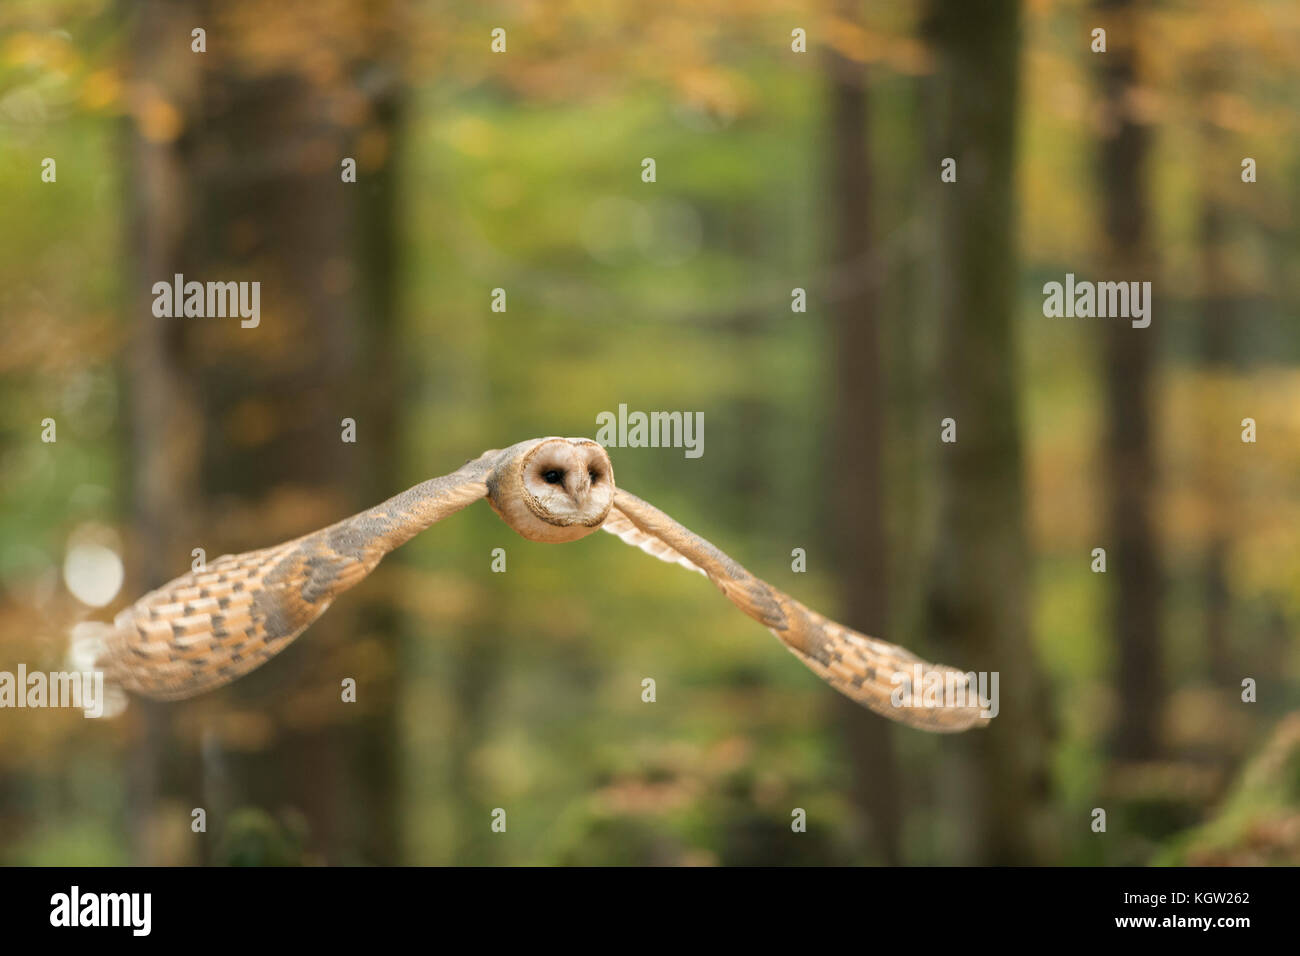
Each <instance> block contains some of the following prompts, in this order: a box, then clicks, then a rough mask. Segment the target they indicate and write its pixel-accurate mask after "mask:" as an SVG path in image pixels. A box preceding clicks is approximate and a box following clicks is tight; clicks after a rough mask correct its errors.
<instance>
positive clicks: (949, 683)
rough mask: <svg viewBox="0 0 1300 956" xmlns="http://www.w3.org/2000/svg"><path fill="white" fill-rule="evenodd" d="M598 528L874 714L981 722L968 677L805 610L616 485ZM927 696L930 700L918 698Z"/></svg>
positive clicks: (922, 725) (928, 723)
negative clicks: (734, 612)
mask: <svg viewBox="0 0 1300 956" xmlns="http://www.w3.org/2000/svg"><path fill="white" fill-rule="evenodd" d="M602 527H603V528H604V530H606V531H608V532H610V533H611V534H614V535H617V536H618V537H619V538H621V539H623V540H624V541H625V542H627V543H628V544H630V545H633V546H634V547H637V548H640V549H641V550H642V551H645V552H646V553H647V554H650V555H653V556H654V557H656V558H659V559H660V560H661V561H667V562H670V563H675V564H680V565H681V566H682V567H685V568H687V569H689V570H691V571H698V572H699V573H701V574H703V575H705V576H706V577H708V579H709V580H710V581H712V582H713V583H714V584H715V585H717V587H718V590H720V591H721V592H722V593H723V594H724V595H726V597H727V599H728V600H729V601H731V603H732V604H734V605H736V607H738V608H740V609H741V610H742V611H744V612H745V613H746V614H748V615H749V616H750V617H752V618H753V619H754V620H756V621H758V622H759V623H761V624H764V625H766V626H767V628H768V629H769V630H770V631H771V632H772V633H773V634H775V635H776V636H777V637H778V638H780V640H781V642H782V643H783V644H785V646H786V647H787V648H788V649H789V650H790V651H791V652H792V653H793V654H794V655H795V656H796V657H797V658H799V659H800V660H801V661H803V662H804V663H805V664H806V665H807V666H808V667H809V669H811V670H812V672H813V673H815V674H816V675H817V676H818V677H820V678H821V679H822V680H824V681H826V682H827V683H828V684H830V685H831V686H832V687H834V688H835V689H836V690H838V691H839V692H840V693H842V694H844V695H846V696H848V697H850V698H852V699H853V700H855V701H857V702H858V703H860V704H862V705H863V706H864V707H867V708H868V709H870V710H872V711H874V712H876V713H877V714H880V715H881V716H883V717H888V718H889V719H890V720H896V721H898V722H899V723H903V724H907V725H908V726H910V727H917V728H919V729H921V730H929V731H934V732H936V733H954V732H957V731H962V730H968V729H969V728H971V727H978V726H983V725H984V724H987V723H988V721H989V718H988V717H986V716H984V713H983V711H984V707H983V705H982V704H981V703H980V701H979V699H978V695H977V693H976V688H975V687H974V686H972V683H971V680H970V676H969V675H967V674H964V673H962V672H961V671H958V670H956V669H955V668H952V667H947V666H945V665H943V664H930V663H928V662H926V661H923V660H922V659H921V658H919V657H917V656H916V655H915V654H913V653H911V652H910V651H906V650H904V649H903V648H901V647H898V646H897V645H895V644H889V643H887V642H885V641H881V640H877V639H876V638H874V637H868V636H867V635H865V634H860V633H858V632H857V631H854V630H852V629H850V628H847V627H845V626H844V625H842V624H837V623H836V622H835V621H832V620H830V619H829V618H826V617H823V616H822V615H820V614H818V613H817V612H816V611H812V610H810V609H808V608H806V607H804V606H803V605H802V604H800V603H799V602H798V601H796V600H795V599H794V598H792V597H790V596H789V595H788V594H784V593H783V592H781V591H779V590H778V589H776V588H774V587H772V586H771V585H770V584H768V583H767V582H766V581H762V580H760V579H759V578H756V577H755V576H754V575H752V574H750V573H749V572H748V571H746V570H745V569H744V568H743V567H741V566H740V565H739V564H737V563H736V562H735V561H733V560H732V559H731V558H729V557H728V556H727V555H725V554H723V553H722V552H721V551H720V550H718V549H717V548H716V547H714V546H713V545H712V544H710V543H709V542H707V541H705V540H704V539H703V538H701V537H700V536H699V535H697V534H694V533H693V532H691V531H690V529H688V528H685V527H683V526H682V525H680V524H678V523H677V522H676V521H674V520H673V519H672V518H670V517H669V516H668V515H666V514H664V513H663V512H662V511H660V510H659V509H658V508H656V507H654V506H653V505H651V504H649V503H648V502H645V501H642V500H641V499H640V498H638V497H636V495H633V494H631V493H629V492H627V491H624V490H623V489H622V488H619V489H618V490H617V491H616V492H615V494H614V504H613V507H612V508H611V509H610V512H609V517H608V518H606V520H605V523H604V524H603V525H602ZM918 677H919V683H918ZM904 681H906V686H908V687H910V688H911V691H912V693H911V695H910V698H909V697H908V696H906V695H901V694H900V695H898V696H899V699H900V700H904V701H907V703H908V704H909V705H908V706H899V705H896V704H895V700H894V698H895V694H896V691H898V690H899V688H900V687H901V686H903V685H904V684H903V682H904ZM935 681H938V682H940V683H939V684H938V685H937V686H938V687H942V688H945V689H949V688H950V689H951V690H952V691H953V692H954V693H952V695H951V699H948V700H944V699H943V695H937V694H936V695H934V696H933V697H930V696H929V695H927V694H925V693H923V691H924V690H925V689H926V688H929V687H933V686H936V685H935V683H934V682H935ZM947 692H948V691H947V690H945V693H947ZM927 699H930V700H932V701H933V705H927V704H926V703H924V701H925V700H927Z"/></svg>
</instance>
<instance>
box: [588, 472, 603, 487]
mask: <svg viewBox="0 0 1300 956" xmlns="http://www.w3.org/2000/svg"><path fill="white" fill-rule="evenodd" d="M587 477H588V478H590V479H591V483H592V484H593V485H594V484H595V483H596V482H598V481H600V473H599V472H598V471H596V469H594V468H592V469H590V470H588V472H587Z"/></svg>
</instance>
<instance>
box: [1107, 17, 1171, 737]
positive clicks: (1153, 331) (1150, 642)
mask: <svg viewBox="0 0 1300 956" xmlns="http://www.w3.org/2000/svg"><path fill="white" fill-rule="evenodd" d="M1096 7H1097V10H1098V12H1099V13H1100V14H1101V15H1102V16H1103V17H1105V18H1106V22H1107V23H1108V24H1110V25H1111V29H1110V30H1109V32H1108V36H1109V46H1108V50H1107V52H1106V53H1105V54H1103V55H1099V56H1098V57H1096V63H1097V70H1098V79H1099V81H1100V86H1101V99H1102V109H1103V123H1102V129H1101V148H1100V154H1099V161H1100V170H1099V172H1100V181H1101V196H1102V203H1103V223H1104V227H1105V236H1106V248H1105V249H1104V250H1103V253H1102V255H1101V257H1100V260H1101V267H1102V269H1103V271H1104V273H1105V276H1106V277H1107V278H1112V279H1114V280H1116V281H1118V280H1121V279H1123V280H1133V279H1141V280H1151V279H1153V278H1154V275H1153V273H1154V268H1155V263H1154V257H1153V256H1152V254H1151V250H1150V247H1149V237H1148V231H1149V226H1148V212H1147V195H1146V182H1145V176H1146V162H1147V153H1148V147H1149V136H1148V132H1147V128H1146V126H1145V125H1144V124H1142V123H1141V122H1139V121H1138V119H1137V118H1136V117H1135V116H1134V115H1133V113H1132V109H1131V103H1132V102H1133V98H1132V93H1133V91H1134V88H1135V87H1136V83H1137V69H1138V50H1137V46H1136V44H1137V43H1138V38H1139V37H1140V36H1141V27H1140V24H1139V23H1138V13H1139V9H1140V4H1139V3H1137V2H1135V0H1098V2H1097V5H1096ZM1158 328H1159V326H1158V325H1157V324H1156V323H1154V322H1153V323H1152V324H1151V325H1150V326H1149V327H1147V328H1145V329H1135V328H1132V327H1131V326H1130V325H1129V323H1127V322H1122V321H1115V320H1111V321H1109V322H1107V323H1106V325H1105V331H1104V332H1103V335H1104V336H1105V345H1104V350H1103V359H1104V362H1105V369H1104V373H1103V382H1104V388H1105V414H1106V426H1105V428H1106V430H1105V442H1104V448H1103V461H1104V465H1103V467H1104V479H1103V482H1102V485H1103V487H1104V489H1105V491H1106V494H1107V495H1108V507H1107V535H1106V539H1107V553H1108V555H1109V561H1108V562H1107V566H1108V573H1107V575H1106V579H1107V583H1108V584H1109V585H1110V586H1111V588H1112V589H1113V591H1112V594H1113V603H1112V607H1111V614H1112V626H1113V628H1114V636H1115V642H1116V658H1115V659H1116V665H1117V667H1118V670H1117V672H1116V675H1115V690H1116V694H1117V696H1118V709H1119V718H1118V721H1117V724H1116V726H1115V728H1114V740H1113V749H1114V753H1115V754H1116V756H1118V757H1121V758H1125V759H1141V758H1144V757H1150V756H1153V755H1155V754H1156V753H1157V752H1158V750H1159V722H1160V715H1161V713H1162V710H1163V707H1164V697H1165V689H1164V675H1163V673H1162V670H1161V666H1162V665H1161V643H1162V640H1161V623H1160V606H1161V597H1162V589H1163V581H1162V571H1161V568H1160V558H1159V554H1158V548H1157V543H1156V532H1155V528H1154V508H1153V496H1154V494H1155V487H1156V484H1155V483H1156V454H1155V448H1154V445H1153V440H1152V434H1151V391H1152V378H1153V376H1154V368H1155V357H1156V341H1157V329H1158Z"/></svg>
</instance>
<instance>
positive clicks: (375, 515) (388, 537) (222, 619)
mask: <svg viewBox="0 0 1300 956" xmlns="http://www.w3.org/2000/svg"><path fill="white" fill-rule="evenodd" d="M496 455H497V452H487V453H485V454H484V455H483V456H482V457H480V458H477V459H475V460H474V461H471V462H469V463H468V464H466V465H465V466H464V467H463V468H461V469H459V470H458V471H455V472H453V473H452V474H450V475H445V476H443V477H441V478H434V479H432V480H430V481H426V482H424V483H423V484H420V485H416V486H415V487H414V488H411V489H409V490H408V491H404V492H402V494H400V495H397V496H396V497H394V498H390V499H389V500H388V501H385V502H384V503H383V504H381V505H377V506H376V507H374V508H371V509H370V510H368V511H363V512H361V513H360V514H357V515H353V516H352V517H351V518H347V519H345V520H343V521H340V522H338V523H337V524H334V525H330V526H329V527H328V528H322V529H321V530H320V531H315V532H313V533H311V534H308V535H304V536H303V537H301V538H297V539H295V540H293V541H287V542H285V543H284V544H278V545H275V546H274V547H270V548H263V549H262V550H260V551H249V552H247V553H245V554H235V555H224V556H222V557H220V558H217V559H216V560H215V561H213V562H211V563H210V564H209V565H208V566H207V567H206V568H205V569H204V570H202V571H198V572H191V573H189V574H185V575H182V576H181V577H179V578H177V579H176V580H174V581H172V582H170V583H168V584H165V585H163V586H162V587H161V588H159V589H158V590H156V591H151V592H150V593H149V594H146V595H145V596H144V597H142V598H141V599H140V600H139V601H137V602H136V603H135V604H133V605H131V606H130V607H129V608H126V609H125V610H124V611H122V612H121V613H120V614H118V615H117V618H116V619H115V620H114V622H113V627H112V628H111V630H110V631H109V633H108V634H107V636H106V637H105V638H103V647H102V649H99V652H98V656H97V660H96V666H97V667H98V668H100V669H102V670H103V671H104V673H105V678H106V679H107V680H110V681H114V682H116V683H118V684H120V685H121V686H122V687H124V688H125V689H126V690H129V691H131V692H133V693H136V694H142V695H144V696H146V697H152V698H154V699H156V700H181V699H183V698H186V697H192V696H193V695H195V694H198V693H201V692H202V691H205V690H211V689H212V688H214V687H220V686H221V685H222V684H228V683H230V682H231V681H233V680H235V679H236V678H237V677H241V676H243V675H244V674H247V673H248V672H249V671H251V670H253V669H254V668H256V667H259V666H260V665H262V664H263V663H265V662H266V661H267V660H269V659H270V658H272V657H274V656H275V655H276V654H278V653H280V651H282V650H284V649H285V648H286V647H288V646H289V644H290V642H292V641H293V639H294V638H295V637H297V636H298V635H299V634H301V633H302V632H303V631H304V630H306V628H307V627H308V625H310V624H311V623H312V622H313V621H315V620H316V618H318V617H320V616H321V615H322V614H323V613H325V610H326V609H327V608H328V607H329V606H330V604H331V603H332V602H333V600H334V599H335V598H336V597H338V596H339V595H340V594H341V593H342V592H344V591H346V590H347V589H348V588H350V587H352V586H353V585H354V584H356V583H357V582H358V581H360V580H361V579H362V578H364V577H365V576H366V575H367V574H369V573H370V572H371V571H373V570H374V569H375V566H376V565H377V564H379V561H380V559H382V558H383V556H384V555H385V554H387V553H388V552H389V551H391V550H393V548H395V547H397V546H398V545H400V544H403V543H405V542H406V541H408V540H410V539H411V538H412V537H413V536H415V535H416V534H418V533H419V532H420V531H423V530H424V529H425V528H427V527H429V525H431V524H433V523H434V522H436V521H441V520H442V519H443V518H445V517H447V516H448V515H450V514H453V513H454V512H457V511H459V510H460V509H461V508H464V507H465V506H467V505H469V504H472V503H473V502H475V501H477V500H478V499H480V498H482V497H484V496H485V495H486V494H487V484H486V480H487V475H488V473H489V471H490V470H491V468H492V465H493V464H494V461H495V456H496Z"/></svg>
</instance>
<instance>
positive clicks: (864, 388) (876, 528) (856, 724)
mask: <svg viewBox="0 0 1300 956" xmlns="http://www.w3.org/2000/svg"><path fill="white" fill-rule="evenodd" d="M828 72H829V80H830V97H831V104H830V105H831V108H830V121H831V128H830V136H831V144H830V154H831V155H830V159H831V164H832V165H831V170H830V196H829V199H830V204H831V219H832V230H833V235H832V255H833V261H834V263H835V269H834V270H833V274H834V275H836V276H837V277H838V276H843V277H844V279H845V284H844V286H843V287H839V288H836V289H835V290H834V294H833V297H832V300H831V301H830V302H829V303H828V304H829V306H830V310H831V321H832V348H833V350H834V361H835V367H834V379H833V384H834V389H835V394H834V399H833V405H832V407H833V409H834V412H833V414H834V419H833V426H832V427H833V432H832V436H831V437H832V446H831V447H832V455H833V456H834V461H833V467H832V469H831V474H833V475H835V476H836V480H835V483H834V486H833V488H832V489H831V493H832V495H833V502H832V507H831V509H830V511H831V514H833V515H834V516H835V521H834V524H833V526H832V527H831V529H830V539H831V542H832V547H833V549H834V555H835V567H836V568H837V569H838V574H839V590H840V606H841V607H842V608H843V613H844V621H845V623H846V624H848V625H849V626H850V627H853V628H856V629H858V630H860V631H862V632H864V633H866V634H877V635H880V636H882V637H887V635H888V633H889V628H888V623H889V621H888V605H887V600H886V595H887V588H888V579H887V571H888V568H887V565H886V561H885V555H886V553H887V551H888V542H887V540H886V531H885V521H884V482H883V474H884V469H883V467H882V461H881V458H882V454H883V423H884V413H883V408H882V403H883V401H884V396H885V389H884V387H883V385H882V378H883V375H884V369H883V367H882V363H881V360H880V330H879V314H878V309H877V277H876V274H875V270H874V268H873V262H872V258H871V257H872V252H873V245H872V238H871V235H872V229H871V190H872V176H871V165H870V155H869V147H868V117H869V113H868V110H869V100H868V91H867V77H866V68H865V67H864V66H863V65H862V64H860V63H855V62H853V61H851V60H849V59H847V58H845V57H843V56H840V55H838V54H831V55H830V57H829V59H828ZM834 706H835V709H836V713H837V715H838V717H839V720H838V721H837V723H838V724H839V726H840V728H841V730H842V732H843V734H844V737H845V743H846V746H847V752H848V756H849V763H850V766H851V768H852V773H853V794H854V800H855V803H856V805H857V806H858V807H859V811H860V815H861V817H862V821H861V822H862V825H863V829H864V830H867V831H869V832H870V833H871V835H872V838H873V842H874V844H875V846H876V848H877V850H878V851H879V853H880V855H881V857H882V858H883V859H884V861H885V862H887V863H890V864H898V863H900V862H902V860H901V848H900V845H899V836H900V832H901V830H902V826H901V824H902V820H901V812H900V807H899V798H898V768H897V760H896V757H895V754H894V747H893V737H892V734H891V731H892V728H891V726H890V725H889V724H888V723H886V722H885V721H883V720H880V719H879V718H878V717H876V716H874V715H872V714H869V713H867V712H866V711H864V710H863V709H862V708H861V707H859V706H858V705H856V704H854V703H853V702H852V701H850V700H847V699H845V698H843V697H840V696H839V695H836V697H835V700H834Z"/></svg>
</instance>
